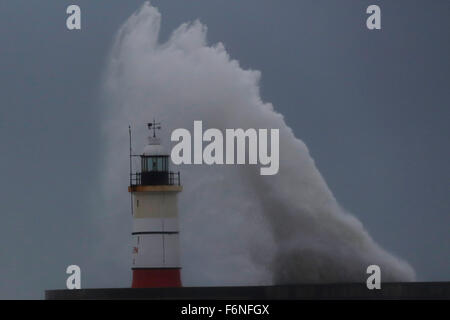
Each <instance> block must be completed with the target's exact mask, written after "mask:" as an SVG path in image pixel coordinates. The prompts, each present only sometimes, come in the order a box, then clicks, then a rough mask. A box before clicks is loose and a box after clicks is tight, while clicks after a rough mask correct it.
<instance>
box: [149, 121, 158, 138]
mask: <svg viewBox="0 0 450 320" xmlns="http://www.w3.org/2000/svg"><path fill="white" fill-rule="evenodd" d="M147 126H148V129H149V130H153V138H155V137H156V130H161V122H155V118H153V122H151V123H149V124H147Z"/></svg>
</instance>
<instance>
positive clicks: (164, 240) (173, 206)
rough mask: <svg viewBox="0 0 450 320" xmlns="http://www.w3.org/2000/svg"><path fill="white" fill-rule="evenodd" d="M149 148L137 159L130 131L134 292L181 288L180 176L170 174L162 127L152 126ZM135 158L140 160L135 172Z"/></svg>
mask: <svg viewBox="0 0 450 320" xmlns="http://www.w3.org/2000/svg"><path fill="white" fill-rule="evenodd" d="M148 129H149V130H150V134H149V137H148V144H147V145H146V146H145V147H144V150H143V152H142V154H139V155H133V154H132V149H131V129H130V186H129V187H128V191H129V192H130V193H131V210H132V217H133V232H132V237H133V250H132V252H133V261H132V272H133V280H132V285H131V286H132V287H133V288H152V287H181V278H180V269H181V266H180V249H179V248H180V244H179V227H178V201H177V197H178V193H179V192H181V191H182V186H181V184H180V173H179V172H171V171H170V165H169V162H170V159H169V155H168V154H167V152H166V150H165V149H164V148H163V146H162V145H161V141H160V139H159V138H158V137H157V136H156V130H158V129H161V125H160V123H157V122H155V121H154V120H153V122H152V123H149V124H148ZM132 157H137V158H139V159H140V171H138V172H133V166H132V161H131V160H132Z"/></svg>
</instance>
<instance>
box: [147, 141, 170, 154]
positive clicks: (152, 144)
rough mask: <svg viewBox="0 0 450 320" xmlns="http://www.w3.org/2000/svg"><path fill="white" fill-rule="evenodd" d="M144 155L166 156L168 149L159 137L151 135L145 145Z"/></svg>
mask: <svg viewBox="0 0 450 320" xmlns="http://www.w3.org/2000/svg"><path fill="white" fill-rule="evenodd" d="M143 154H144V156H165V155H167V152H166V149H165V148H164V147H163V146H162V145H161V141H160V139H159V138H155V137H149V138H148V144H147V145H146V146H145V147H144V151H143Z"/></svg>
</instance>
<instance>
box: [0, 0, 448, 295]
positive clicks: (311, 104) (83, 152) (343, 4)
mask: <svg viewBox="0 0 450 320" xmlns="http://www.w3.org/2000/svg"><path fill="white" fill-rule="evenodd" d="M142 2H143V1H137V0H128V1H120V0H108V1H59V0H54V1H39V2H38V1H33V2H30V1H26V0H5V1H2V2H1V3H0V43H1V46H0V145H1V147H2V154H1V156H0V177H1V179H0V214H1V215H0V298H40V297H42V296H43V291H44V290H45V289H46V288H63V287H64V286H65V278H66V275H65V268H66V267H67V265H69V264H79V265H80V266H81V267H82V270H83V280H82V281H83V285H84V286H88V287H93V286H96V285H98V284H99V283H101V282H100V281H98V280H97V276H98V272H99V270H101V269H102V268H108V267H109V266H108V265H101V266H99V265H96V266H92V265H90V264H89V261H88V260H87V257H86V252H89V250H90V248H91V247H92V245H93V244H94V243H95V242H96V239H97V235H96V234H95V231H96V230H95V228H93V226H92V221H93V219H95V218H93V217H95V214H96V212H95V210H93V209H92V208H93V207H95V205H94V206H93V205H92V204H95V201H96V199H97V195H98V194H99V185H98V171H99V168H100V166H101V165H102V164H101V163H100V162H99V154H98V151H97V150H98V144H99V141H100V137H99V128H98V125H99V119H100V117H101V114H100V113H99V110H100V108H99V107H98V100H97V98H98V86H99V83H100V76H101V71H102V69H103V64H104V62H105V56H106V55H107V53H108V49H109V46H110V44H111V41H112V38H113V36H114V34H115V32H116V31H117V29H118V27H119V26H120V25H121V24H122V23H123V22H124V21H125V19H126V18H127V17H128V16H129V15H130V14H132V13H133V12H134V11H135V10H136V9H137V8H138V7H139V6H140V4H141V3H142ZM72 3H75V4H78V5H80V6H81V8H82V14H83V22H82V23H83V25H82V28H83V29H82V31H81V32H69V31H67V30H66V28H65V19H66V15H65V9H66V7H67V6H68V5H69V4H72ZM152 4H153V5H155V6H157V7H158V8H159V10H160V11H161V13H162V15H163V21H162V34H163V38H166V37H167V36H168V35H169V34H170V32H171V31H172V30H173V29H174V28H175V27H177V26H178V25H179V24H181V23H183V22H186V21H190V20H194V19H196V18H199V19H200V20H201V21H202V22H203V23H204V24H206V25H207V26H208V38H209V41H210V43H215V42H218V41H221V42H223V43H224V44H225V47H226V49H227V51H228V52H229V53H230V54H231V56H232V57H233V58H234V59H237V60H239V61H240V63H241V65H242V66H244V67H245V68H252V69H258V70H261V71H262V83H261V85H262V90H261V93H262V96H263V98H264V99H265V100H266V101H269V102H272V103H273V104H274V105H275V107H276V109H277V110H278V111H279V112H281V113H282V114H283V115H284V116H285V118H286V122H287V123H288V125H290V126H291V127H292V128H293V130H294V132H295V134H296V135H297V136H298V137H299V138H301V139H302V140H303V141H305V143H306V144H307V145H308V147H309V149H310V151H311V154H312V156H313V158H314V159H315V161H316V164H317V166H318V168H319V170H320V171H321V172H322V174H323V176H324V177H325V179H326V181H327V183H328V184H329V186H330V188H331V190H332V191H333V192H334V194H335V196H336V198H337V199H338V201H339V202H340V203H341V205H342V206H343V207H344V208H346V209H348V210H349V211H351V212H352V213H353V214H355V215H356V216H357V217H358V218H359V219H360V220H361V221H362V222H363V224H364V225H365V227H366V228H367V229H368V230H369V232H370V233H371V235H372V236H373V237H374V238H375V239H376V240H377V241H378V242H379V243H380V244H381V245H382V246H383V247H385V248H386V249H388V250H389V251H392V252H394V253H396V254H398V255H399V256H400V257H402V258H404V259H406V260H407V261H408V262H410V263H411V265H412V266H413V267H414V268H415V269H416V271H417V274H418V278H419V280H424V281H432V280H449V279H450V255H449V251H450V234H449V225H450V198H449V194H448V190H449V185H448V181H449V178H450V169H449V166H448V163H449V158H450V154H449V148H448V139H449V136H450V129H449V126H448V121H449V116H450V109H449V108H450V90H449V89H450V88H449V87H450V59H449V57H450V42H449V39H450V21H449V20H448V17H449V14H450V2H449V1H445V0H433V1H425V0H423V1H412V0H411V1H395V2H392V1H331V0H328V1H317V0H310V1H298V0H297V1H294V0H292V1H291V0H285V1H282V2H280V1H274V0H272V1H268V0H267V1H261V0H244V1H239V2H235V1H224V0H222V1H219V0H214V1H212V0H198V1H182V0H177V1H174V0H170V1H167V0H166V1H157V0H154V1H152ZM369 4H379V5H380V6H381V9H382V30H381V31H369V30H367V29H366V28H365V19H366V17H367V15H366V14H365V9H366V8H367V6H368V5H369ZM126 125H127V124H124V126H126ZM126 152H127V150H126V149H125V150H124V153H126ZM281 156H282V155H281ZM124 190H126V189H125V187H124ZM124 214H126V213H124ZM128 231H129V230H124V232H128ZM111 254H114V253H113V252H112V253H111ZM111 283H112V285H114V283H118V284H121V283H123V279H114V280H112V282H111Z"/></svg>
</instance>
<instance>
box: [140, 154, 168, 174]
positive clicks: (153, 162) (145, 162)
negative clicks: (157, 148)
mask: <svg viewBox="0 0 450 320" xmlns="http://www.w3.org/2000/svg"><path fill="white" fill-rule="evenodd" d="M168 159H169V157H168V156H154V157H143V158H142V171H143V172H150V171H158V172H167V171H168V170H169V161H168Z"/></svg>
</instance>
